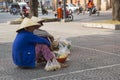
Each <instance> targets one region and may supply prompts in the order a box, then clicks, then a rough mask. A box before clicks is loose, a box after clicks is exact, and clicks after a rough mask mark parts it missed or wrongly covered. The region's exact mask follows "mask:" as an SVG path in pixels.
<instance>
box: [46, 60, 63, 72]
mask: <svg viewBox="0 0 120 80" xmlns="http://www.w3.org/2000/svg"><path fill="white" fill-rule="evenodd" d="M60 68H61V66H60V64H59V62H58V61H57V60H56V58H53V60H52V61H51V60H49V61H47V64H46V66H45V70H46V71H53V70H57V69H60Z"/></svg>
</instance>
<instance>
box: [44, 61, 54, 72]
mask: <svg viewBox="0 0 120 80" xmlns="http://www.w3.org/2000/svg"><path fill="white" fill-rule="evenodd" d="M52 65H53V64H52V62H51V61H50V60H49V61H47V64H46V66H45V70H46V71H51V70H52Z"/></svg>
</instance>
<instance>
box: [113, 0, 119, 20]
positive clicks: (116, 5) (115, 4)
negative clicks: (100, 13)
mask: <svg viewBox="0 0 120 80" xmlns="http://www.w3.org/2000/svg"><path fill="white" fill-rule="evenodd" d="M112 19H113V20H118V21H120V0H112Z"/></svg>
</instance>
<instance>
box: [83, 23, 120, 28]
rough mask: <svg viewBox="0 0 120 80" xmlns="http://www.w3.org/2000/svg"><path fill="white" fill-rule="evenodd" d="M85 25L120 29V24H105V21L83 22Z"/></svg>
mask: <svg viewBox="0 0 120 80" xmlns="http://www.w3.org/2000/svg"><path fill="white" fill-rule="evenodd" d="M81 25H82V26H83V27H93V28H105V29H114V30H120V24H104V23H81Z"/></svg>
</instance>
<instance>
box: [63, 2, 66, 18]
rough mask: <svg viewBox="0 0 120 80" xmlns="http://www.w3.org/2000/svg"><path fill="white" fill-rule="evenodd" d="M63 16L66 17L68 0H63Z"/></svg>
mask: <svg viewBox="0 0 120 80" xmlns="http://www.w3.org/2000/svg"><path fill="white" fill-rule="evenodd" d="M63 6H64V7H63V10H64V11H63V18H64V19H66V0H63Z"/></svg>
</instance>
